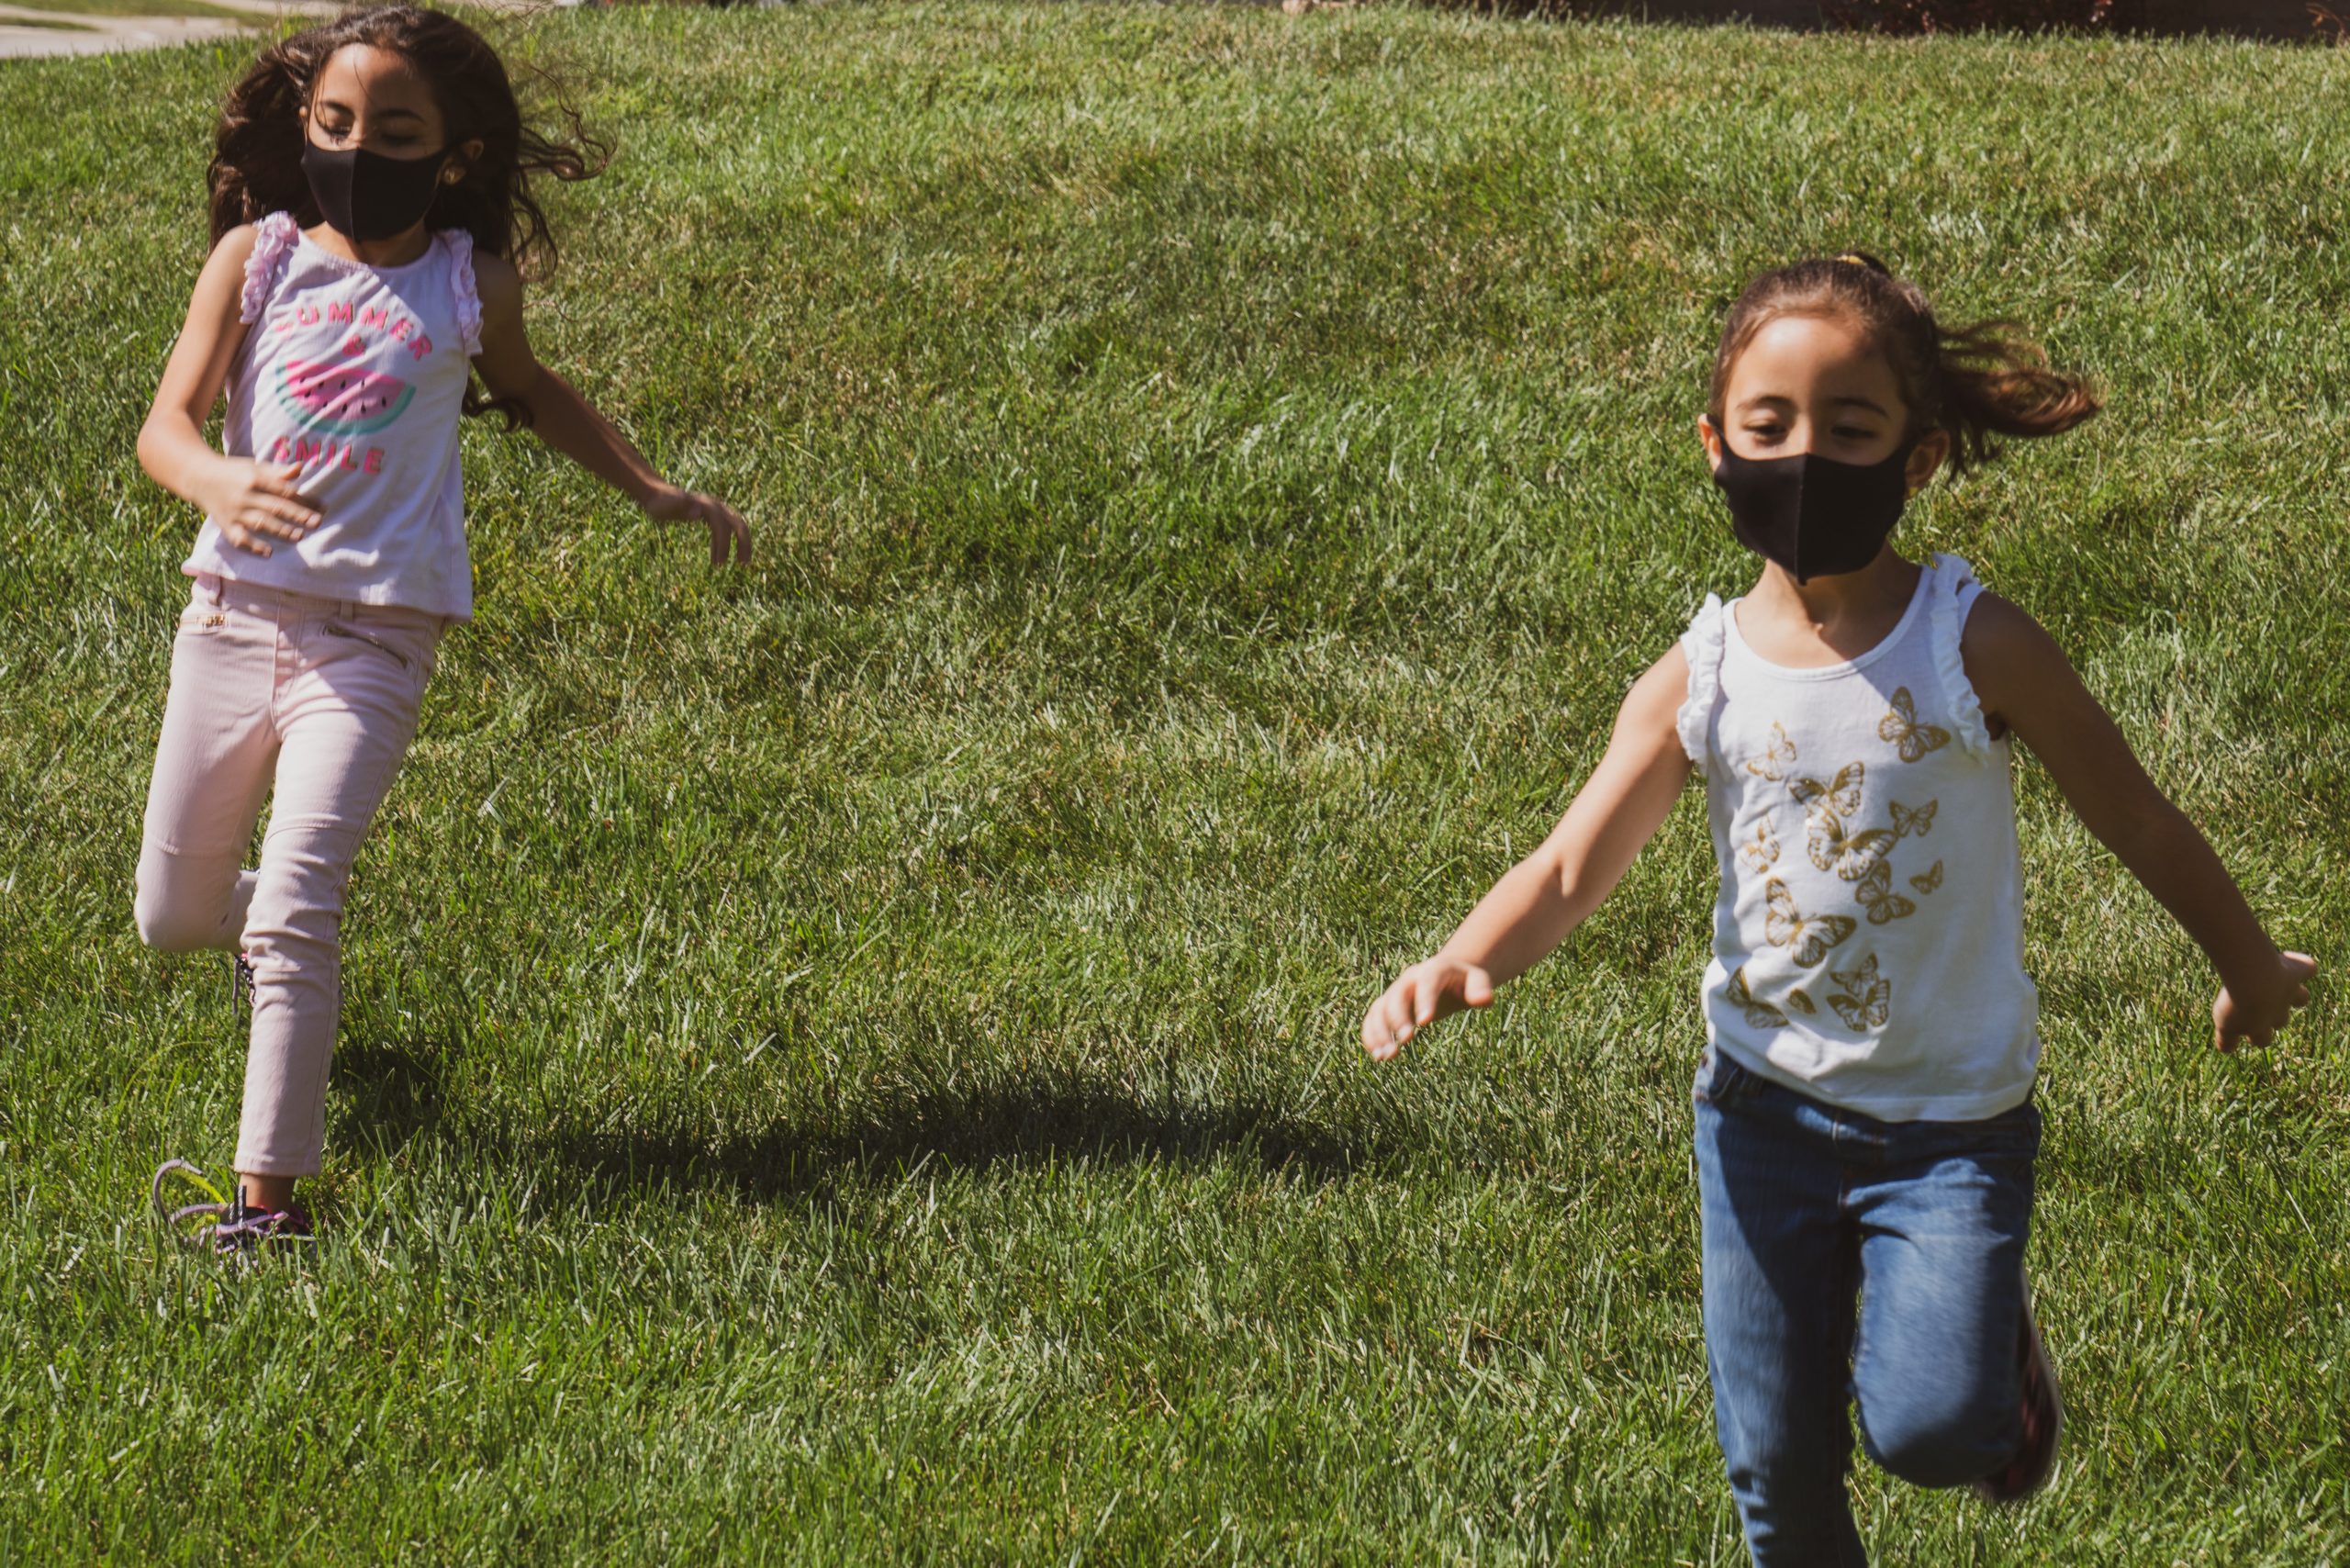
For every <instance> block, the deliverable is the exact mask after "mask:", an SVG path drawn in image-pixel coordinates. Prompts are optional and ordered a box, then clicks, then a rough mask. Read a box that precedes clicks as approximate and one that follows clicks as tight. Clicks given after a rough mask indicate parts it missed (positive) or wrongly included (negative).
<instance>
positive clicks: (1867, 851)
mask: <svg viewBox="0 0 2350 1568" xmlns="http://www.w3.org/2000/svg"><path fill="white" fill-rule="evenodd" d="M1893 837H1894V835H1893V834H1891V833H1889V832H1887V831H1886V829H1884V828H1881V827H1873V828H1869V829H1867V830H1866V831H1864V832H1862V833H1853V834H1848V833H1846V832H1845V831H1844V824H1843V823H1842V822H1841V820H1840V819H1838V818H1835V817H1831V816H1829V815H1828V814H1827V813H1825V812H1821V813H1819V814H1818V815H1816V816H1813V817H1810V818H1808V819H1807V820H1806V822H1805V823H1804V847H1805V848H1806V849H1807V850H1809V851H1810V852H1811V863H1812V864H1813V865H1815V866H1817V867H1818V868H1820V869H1821V870H1823V871H1833V872H1835V873H1836V874H1837V875H1838V876H1840V877H1841V878H1843V879H1844V880H1846V881H1848V882H1857V881H1860V880H1861V879H1863V878H1864V877H1867V876H1868V875H1869V874H1870V873H1872V872H1874V871H1875V870H1876V869H1877V868H1879V867H1881V866H1883V865H1884V864H1885V857H1886V851H1888V850H1890V849H1891V848H1892V847H1893Z"/></svg>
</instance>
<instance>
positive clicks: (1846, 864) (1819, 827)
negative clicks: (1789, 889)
mask: <svg viewBox="0 0 2350 1568" xmlns="http://www.w3.org/2000/svg"><path fill="white" fill-rule="evenodd" d="M1867 780H1868V768H1867V767H1866V766H1865V765H1863V764H1862V763H1858V762H1855V763H1850V764H1848V765H1846V766H1845V767H1842V768H1840V769H1839V770H1838V771H1837V774H1836V778H1835V779H1834V781H1833V782H1831V783H1827V784H1822V783H1821V782H1820V781H1819V780H1818V779H1817V778H1797V779H1794V780H1792V781H1791V782H1789V784H1788V785H1787V793H1788V794H1790V795H1793V796H1794V797H1795V798H1796V800H1798V801H1802V802H1803V810H1804V848H1805V849H1806V850H1807V851H1808V852H1809V853H1810V856H1811V863H1812V864H1813V865H1815V866H1817V867H1818V868H1820V869H1821V870H1823V871H1833V872H1835V873H1836V874H1837V875H1838V876H1839V877H1841V878H1843V879H1844V880H1846V881H1848V882H1857V881H1859V880H1860V879H1862V878H1863V877H1865V876H1867V875H1868V874H1869V868H1870V867H1872V866H1874V865H1875V864H1876V863H1877V862H1878V861H1879V860H1881V859H1883V858H1884V857H1885V855H1886V851H1888V850H1890V849H1891V848H1892V847H1893V841H1894V838H1895V836H1896V835H1895V834H1893V833H1891V832H1889V831H1888V830H1886V829H1885V828H1881V827H1873V828H1865V829H1863V831H1861V832H1859V833H1850V832H1847V831H1846V829H1845V826H1844V820H1845V819H1846V818H1847V817H1852V816H1856V815H1858V814H1859V813H1860V810H1861V797H1862V795H1863V791H1864V787H1865V785H1866V783H1867Z"/></svg>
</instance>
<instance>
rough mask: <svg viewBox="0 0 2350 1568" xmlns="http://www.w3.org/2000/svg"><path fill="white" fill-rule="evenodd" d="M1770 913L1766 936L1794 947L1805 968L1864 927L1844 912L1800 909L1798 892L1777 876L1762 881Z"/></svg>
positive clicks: (1765, 918)
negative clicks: (1797, 898)
mask: <svg viewBox="0 0 2350 1568" xmlns="http://www.w3.org/2000/svg"><path fill="white" fill-rule="evenodd" d="M1762 896H1763V897H1764V898H1766V899H1768V900H1769V901H1770V904H1771V909H1770V913H1768V914H1766V915H1764V916H1763V918H1762V935H1765V936H1767V937H1769V938H1770V940H1771V946H1774V947H1793V948H1794V949H1795V950H1796V963H1798V964H1800V965H1802V966H1803V967H1804V968H1805V969H1809V968H1811V966H1812V965H1814V964H1816V963H1818V962H1819V960H1820V959H1822V958H1826V957H1827V956H1828V949H1829V948H1830V947H1833V946H1836V944H1837V943H1839V942H1841V941H1842V940H1843V939H1844V938H1845V937H1847V936H1850V935H1852V933H1853V932H1855V931H1857V930H1859V929H1860V922H1858V921H1856V920H1854V919H1852V917H1851V916H1850V915H1843V914H1805V913H1801V912H1800V911H1798V910H1797V909H1796V896H1795V894H1793V893H1791V892H1789V891H1787V885H1786V883H1785V882H1783V881H1781V880H1779V879H1778V878H1776V877H1774V878H1772V879H1770V880H1769V881H1767V882H1765V883H1763V884H1762Z"/></svg>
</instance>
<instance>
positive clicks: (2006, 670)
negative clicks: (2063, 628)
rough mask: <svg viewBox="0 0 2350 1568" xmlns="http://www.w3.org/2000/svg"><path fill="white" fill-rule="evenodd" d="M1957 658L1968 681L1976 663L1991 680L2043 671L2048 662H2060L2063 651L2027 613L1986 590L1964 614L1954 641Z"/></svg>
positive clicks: (2018, 606) (2013, 602) (2015, 604)
mask: <svg viewBox="0 0 2350 1568" xmlns="http://www.w3.org/2000/svg"><path fill="white" fill-rule="evenodd" d="M1958 649H1959V654H1960V655H1961V656H1962V657H1964V659H1965V660H1966V672H1967V675H1968V676H1969V677H1970V678H1972V677H1973V676H1975V673H1976V666H1977V664H1978V663H1979V664H1980V665H1981V666H1983V669H1984V671H1985V672H1986V673H1988V674H1990V675H1992V676H1994V677H1995V678H1996V677H1997V676H1998V675H2001V674H2018V673H2021V674H2029V673H2031V671H2032V670H2035V669H2044V668H2045V666H2046V665H2047V662H2048V661H2049V660H2050V659H2052V658H2053V659H2055V660H2056V661H2058V662H2059V663H2062V662H2064V658H2065V655H2064V651H2063V650H2062V649H2060V648H2058V647H2057V645H2056V639H2055V638H2053V637H2052V636H2050V635H2049V634H2048V631H2047V628H2045V627H2043V626H2042V625H2041V623H2040V622H2037V621H2035V620H2033V619H2032V617H2031V611H2029V610H2025V609H2024V608H2023V607H2022V606H2020V605H2019V604H2017V603H2016V602H2015V601H2014V600H2012V599H2002V598H2000V597H1999V596H1998V595H1997V594H1996V593H1992V592H1990V591H1988V590H1987V589H1986V591H1984V592H1983V593H1982V594H1980V595H1978V596H1977V597H1976V599H1975V604H1974V607H1973V608H1972V609H1971V610H1968V611H1967V616H1966V626H1965V629H1964V632H1963V633H1961V634H1960V636H1959V640H1958Z"/></svg>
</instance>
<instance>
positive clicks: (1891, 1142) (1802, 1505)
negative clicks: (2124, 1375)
mask: <svg viewBox="0 0 2350 1568" xmlns="http://www.w3.org/2000/svg"><path fill="white" fill-rule="evenodd" d="M1692 1099H1693V1100H1694V1102H1695V1112H1696V1123H1697V1129H1696V1133H1697V1181H1698V1193H1699V1207H1700V1214H1701V1219H1702V1225H1703V1228H1704V1236H1705V1242H1704V1268H1705V1306H1706V1361H1707V1368H1708V1370H1709V1371H1710V1372H1711V1374H1712V1377H1713V1384H1714V1420H1715V1427H1716V1429H1717V1431H1718V1435H1719V1437H1720V1439H1721V1447H1722V1458H1723V1461H1724V1462H1725V1463H1726V1465H1727V1467H1728V1469H1729V1484H1730V1491H1731V1494H1732V1495H1734V1496H1735V1497H1736V1499H1737V1502H1738V1511H1739V1518H1740V1522H1741V1523H1742V1524H1743V1525H1744V1527H1745V1530H1746V1543H1747V1548H1748V1550H1749V1551H1751V1552H1752V1553H1753V1556H1754V1562H1755V1564H1756V1568H1785V1565H1788V1564H1806V1565H1808V1564H1814V1563H1821V1564H1828V1563H1833V1564H1840V1565H1841V1564H1848V1563H1849V1564H1862V1563H1865V1562H1867V1561H1868V1559H1867V1555H1866V1553H1865V1552H1863V1550H1862V1547H1861V1538H1860V1532H1859V1531H1858V1530H1857V1529H1855V1528H1854V1526H1853V1523H1852V1508H1851V1506H1850V1504H1849V1502H1848V1500H1847V1498H1846V1495H1845V1491H1844V1473H1845V1470H1846V1468H1847V1466H1848V1464H1849V1463H1850V1461H1851V1457H1852V1427H1851V1424H1850V1419H1849V1417H1848V1416H1847V1414H1846V1409H1847V1406H1848V1405H1852V1404H1857V1406H1859V1414H1860V1428H1861V1441H1862V1445H1863V1448H1864V1449H1865V1450H1867V1452H1868V1455H1869V1457H1870V1458H1871V1459H1872V1460H1874V1461H1875V1462H1876V1463H1877V1464H1879V1465H1881V1466H1882V1467H1884V1468H1885V1469H1886V1470H1887V1471H1889V1472H1891V1473H1893V1474H1895V1475H1898V1476H1900V1477H1901V1478H1902V1479H1904V1480H1906V1481H1909V1482H1913V1483H1915V1484H1918V1485H1920V1486H1955V1485H1960V1484H1964V1483H1967V1482H1971V1481H1975V1480H1979V1479H1980V1478H1982V1477H1984V1476H1986V1475H1988V1474H1989V1473H1991V1472H1993V1471H1995V1470H1997V1469H1998V1468H1999V1467H2000V1466H2001V1465H2002V1464H2004V1463H2005V1462H2007V1461H2008V1459H2009V1457H2010V1456H2011V1455H2012V1454H2013V1453H2014V1452H2015V1450H2016V1448H2017V1446H2018V1444H2019V1443H2020V1442H2021V1440H2022V1427H2021V1423H2020V1408H2019V1407H2020V1399H2021V1387H2020V1381H2019V1377H2018V1373H2017V1368H2016V1344H2017V1336H2018V1334H2019V1333H2020V1328H2021V1317H2022V1310H2023V1252H2024V1238H2025V1233H2026V1231H2027V1230H2028V1229H2029V1227H2030V1225H2031V1195H2032V1163H2033V1160H2034V1159H2035V1158H2036V1157H2037V1155H2038V1153H2039V1149H2040V1112H2039V1110H2038V1108H2037V1107H2036V1106H2034V1105H2033V1104H2032V1103H2031V1102H2029V1101H2026V1102H2025V1103H2023V1104H2021V1105H2019V1106H2017V1107H2016V1108H2015V1109H2013V1110H2011V1111H2008V1112H2004V1113H2002V1114H1999V1115H1997V1116H1993V1117H1990V1118H1988V1119H1987V1120H1985V1121H1979V1122H1881V1121H1878V1120H1877V1119H1876V1118H1875V1117H1874V1116H1867V1115H1863V1114H1861V1113H1859V1112H1857V1111H1845V1110H1840V1109H1838V1108H1836V1107H1835V1106H1832V1105H1828V1104H1824V1103H1820V1102H1818V1101H1817V1100H1813V1099H1811V1098H1809V1097H1808V1096H1807V1095H1804V1094H1801V1093H1798V1092H1796V1091H1795V1090H1793V1089H1789V1088H1787V1087H1785V1085H1782V1084H1779V1083H1775V1082H1773V1081H1770V1080H1768V1079H1765V1078H1763V1077H1762V1076H1761V1075H1759V1074H1757V1073H1754V1072H1751V1071H1749V1070H1746V1069H1745V1068H1742V1067H1740V1065H1738V1063H1736V1062H1734V1061H1732V1060H1731V1059H1730V1058H1729V1055H1728V1054H1727V1053H1725V1052H1722V1051H1721V1050H1719V1049H1718V1048H1716V1047H1708V1048H1707V1052H1706V1056H1705V1059H1704V1062H1703V1063H1702V1064H1701V1065H1700V1067H1699V1069H1698V1072H1697V1081H1696V1084H1695V1090H1694V1091H1693V1094H1692ZM1856 1296H1857V1297H1858V1310H1857V1311H1856V1310H1855V1301H1854V1298H1855V1297H1856Z"/></svg>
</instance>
